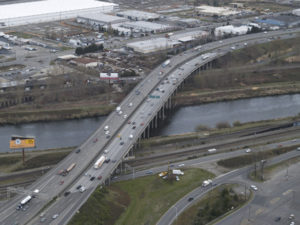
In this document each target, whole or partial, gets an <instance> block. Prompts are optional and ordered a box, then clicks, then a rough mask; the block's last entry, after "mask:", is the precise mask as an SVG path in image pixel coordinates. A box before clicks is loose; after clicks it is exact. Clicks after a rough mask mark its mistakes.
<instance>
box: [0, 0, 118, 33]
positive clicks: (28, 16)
mask: <svg viewBox="0 0 300 225" xmlns="http://www.w3.org/2000/svg"><path fill="white" fill-rule="evenodd" d="M116 8H118V5H117V4H114V3H108V2H100V1H96V0H85V1H82V0H63V1H61V0H45V1H34V2H25V3H16V4H9V5H0V12H1V13H0V24H1V26H2V27H8V26H19V25H25V24H31V23H42V22H49V21H55V20H62V19H69V18H76V17H77V16H80V15H88V14H93V13H100V12H111V11H113V10H114V9H116Z"/></svg>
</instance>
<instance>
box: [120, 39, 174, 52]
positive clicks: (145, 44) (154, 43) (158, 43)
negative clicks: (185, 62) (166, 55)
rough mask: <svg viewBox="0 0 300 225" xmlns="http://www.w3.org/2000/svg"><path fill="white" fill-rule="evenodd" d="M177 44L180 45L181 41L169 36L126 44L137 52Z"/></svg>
mask: <svg viewBox="0 0 300 225" xmlns="http://www.w3.org/2000/svg"><path fill="white" fill-rule="evenodd" d="M176 45H180V42H179V41H174V40H171V39H167V38H154V39H149V40H145V41H136V42H132V43H128V44H127V45H126V46H127V47H128V48H129V49H132V50H133V51H135V52H139V53H143V54H147V53H151V52H157V51H162V50H166V49H170V48H174V47H175V46H176Z"/></svg>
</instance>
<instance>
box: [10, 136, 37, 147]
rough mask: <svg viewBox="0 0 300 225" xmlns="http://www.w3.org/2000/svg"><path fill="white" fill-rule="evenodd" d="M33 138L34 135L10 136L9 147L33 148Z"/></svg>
mask: <svg viewBox="0 0 300 225" xmlns="http://www.w3.org/2000/svg"><path fill="white" fill-rule="evenodd" d="M34 147H35V139H34V137H22V136H12V137H11V139H10V142H9V148H11V149H17V148H34Z"/></svg>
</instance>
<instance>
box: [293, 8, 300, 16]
mask: <svg viewBox="0 0 300 225" xmlns="http://www.w3.org/2000/svg"><path fill="white" fill-rule="evenodd" d="M292 14H293V15H295V16H300V9H294V10H293V11H292Z"/></svg>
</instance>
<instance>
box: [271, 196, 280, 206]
mask: <svg viewBox="0 0 300 225" xmlns="http://www.w3.org/2000/svg"><path fill="white" fill-rule="evenodd" d="M279 199H280V198H279V197H277V198H273V199H272V200H271V201H270V203H271V204H272V205H273V204H275V203H276V202H278V201H279Z"/></svg>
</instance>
